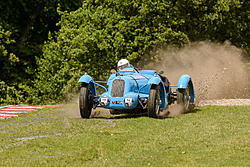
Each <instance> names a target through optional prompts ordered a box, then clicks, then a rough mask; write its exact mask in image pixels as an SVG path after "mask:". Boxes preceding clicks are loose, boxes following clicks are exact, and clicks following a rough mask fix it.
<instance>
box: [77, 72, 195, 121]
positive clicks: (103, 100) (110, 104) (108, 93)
mask: <svg viewBox="0 0 250 167" xmlns="http://www.w3.org/2000/svg"><path fill="white" fill-rule="evenodd" d="M111 72H112V74H111V76H110V77H109V79H108V81H107V82H104V81H94V80H93V79H92V78H91V76H89V75H88V74H86V73H85V74H84V75H83V76H82V77H81V78H80V79H79V81H78V82H79V83H81V87H80V96H79V107H80V114H81V117H82V118H90V115H91V111H92V109H93V108H96V107H103V108H106V109H110V113H111V114H116V113H135V112H138V111H140V112H147V113H148V116H149V117H153V118H159V117H160V112H161V111H162V110H164V109H166V108H167V107H168V105H170V104H173V103H175V101H177V103H178V104H181V105H183V107H184V110H185V111H188V110H189V109H190V106H192V103H194V99H195V95H194V87H193V83H192V80H191V78H190V76H188V75H186V74H184V75H182V76H181V77H180V78H179V81H178V84H177V85H170V82H169V80H168V79H167V78H166V77H163V76H162V75H161V74H162V73H163V72H160V73H157V72H156V71H153V70H139V71H138V70H136V69H134V68H125V69H123V70H118V72H116V71H115V70H112V71H111ZM100 83H105V84H106V85H107V86H106V87H107V88H106V87H105V86H103V85H101V84H100ZM96 86H99V87H101V88H103V89H104V90H105V92H104V93H102V94H101V95H98V94H97V90H96ZM172 87H177V89H176V92H173V91H172Z"/></svg>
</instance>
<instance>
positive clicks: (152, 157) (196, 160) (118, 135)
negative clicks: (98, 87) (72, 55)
mask: <svg viewBox="0 0 250 167" xmlns="http://www.w3.org/2000/svg"><path fill="white" fill-rule="evenodd" d="M194 111H195V112H193V113H189V114H184V115H180V116H178V117H175V118H167V119H152V118H148V117H144V116H142V117H134V118H133V117H132V118H130V117H114V116H109V115H108V116H106V117H105V118H99V119H98V118H95V119H90V120H83V119H80V118H72V117H71V116H69V115H67V113H65V112H64V111H63V108H57V109H44V110H41V111H36V112H33V113H31V114H26V115H23V116H21V117H19V118H13V119H8V120H4V121H0V166H250V156H249V155H250V133H249V131H250V106H241V107H239V106H231V107H215V106H208V107H197V108H195V110H194ZM20 138H22V139H20Z"/></svg>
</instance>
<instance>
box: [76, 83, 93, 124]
mask: <svg viewBox="0 0 250 167" xmlns="http://www.w3.org/2000/svg"><path fill="white" fill-rule="evenodd" d="M89 92H90V88H89V86H83V87H81V89H80V96H79V107H80V114H81V117H82V118H87V119H88V118H89V117H90V115H91V111H92V108H93V103H92V100H91V98H90V96H89Z"/></svg>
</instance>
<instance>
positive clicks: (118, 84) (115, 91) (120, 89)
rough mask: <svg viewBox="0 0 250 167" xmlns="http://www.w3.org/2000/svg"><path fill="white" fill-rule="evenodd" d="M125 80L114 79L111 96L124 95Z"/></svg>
mask: <svg viewBox="0 0 250 167" xmlns="http://www.w3.org/2000/svg"><path fill="white" fill-rule="evenodd" d="M124 87H125V82H124V81H123V80H114V81H113V83H112V89H111V96H112V97H123V94H124Z"/></svg>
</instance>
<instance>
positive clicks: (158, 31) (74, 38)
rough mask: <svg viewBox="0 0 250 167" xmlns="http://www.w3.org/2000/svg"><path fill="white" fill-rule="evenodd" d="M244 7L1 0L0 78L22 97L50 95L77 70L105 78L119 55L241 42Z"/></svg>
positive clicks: (204, 2) (65, 88) (64, 89)
mask: <svg viewBox="0 0 250 167" xmlns="http://www.w3.org/2000/svg"><path fill="white" fill-rule="evenodd" d="M58 4H59V6H58ZM81 5H82V6H81ZM80 6H81V7H80ZM248 6H249V2H248V1H247V0H232V1H226V0H217V1H210V0H170V1H169V0H160V1H156V0H85V1H84V2H83V4H82V1H81V0H73V1H67V0H42V1H38V0H33V1H31V2H30V1H28V0H19V1H3V2H0V11H1V12H3V13H5V14H4V15H1V16H0V32H1V34H2V36H0V52H1V53H2V54H1V55H0V60H1V61H0V65H1V66H0V70H1V71H3V72H2V75H0V80H3V81H4V84H6V85H7V86H8V85H9V86H12V88H13V89H16V90H17V91H18V92H19V94H20V95H23V97H24V98H23V100H24V101H25V102H32V103H40V102H46V101H49V102H56V101H60V100H62V99H64V98H65V97H66V95H67V93H68V92H70V91H74V90H75V88H76V84H77V79H78V78H79V77H80V75H82V74H83V73H84V72H88V73H89V74H90V75H92V76H94V78H96V79H105V77H106V76H108V73H109V70H110V69H111V68H115V66H116V63H117V61H118V60H119V59H120V58H127V59H128V60H130V61H131V62H132V63H134V62H138V60H140V59H141V58H142V57H143V56H144V55H145V54H150V52H151V51H152V50H153V49H154V48H158V47H162V46H164V45H176V46H183V45H185V44H188V43H189V42H190V41H197V40H212V41H216V42H224V41H225V40H230V41H231V42H232V43H233V44H234V45H236V46H238V47H243V48H249V39H250V38H249V35H250V34H249V33H250V31H249V11H248ZM57 7H58V11H57ZM9 11H11V12H9ZM56 23H57V26H56ZM48 34H49V35H48ZM44 41H46V42H45V43H44ZM6 53H7V55H8V56H4V54H5V55H6ZM0 91H1V90H0ZM51 99H54V101H51Z"/></svg>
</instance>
